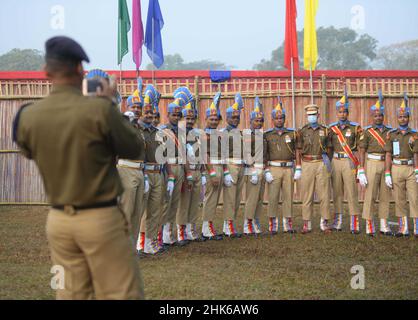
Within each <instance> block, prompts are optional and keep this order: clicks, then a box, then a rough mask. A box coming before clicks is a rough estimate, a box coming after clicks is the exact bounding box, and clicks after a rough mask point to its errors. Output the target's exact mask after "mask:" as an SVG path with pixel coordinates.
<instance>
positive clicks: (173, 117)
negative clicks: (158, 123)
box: [161, 87, 193, 246]
mask: <svg viewBox="0 0 418 320" xmlns="http://www.w3.org/2000/svg"><path fill="white" fill-rule="evenodd" d="M192 98H193V96H192V95H191V93H190V91H189V90H188V89H187V88H185V87H180V88H178V89H177V90H176V91H175V92H174V99H175V100H174V102H172V103H170V104H169V106H168V119H169V123H168V124H166V125H164V126H162V127H161V130H162V132H163V133H164V135H165V137H166V138H167V140H166V146H167V149H168V150H167V163H166V174H167V175H166V185H167V192H166V194H165V195H166V200H165V202H164V206H163V223H162V225H163V242H164V244H165V245H169V246H171V245H174V244H175V243H176V239H175V238H176V237H175V236H174V235H173V226H174V225H175V223H176V216H177V211H178V208H179V205H180V194H181V189H182V185H183V181H184V162H185V155H184V154H183V151H184V150H183V149H184V148H183V143H184V141H182V140H181V137H179V131H180V130H179V121H180V120H181V119H182V109H183V107H184V106H186V105H187V104H188V103H189V102H190V101H191V99H192ZM178 232H180V233H182V234H184V233H185V229H184V230H180V231H178ZM187 243H188V242H187V241H182V242H178V245H180V246H183V245H186V244H187Z"/></svg>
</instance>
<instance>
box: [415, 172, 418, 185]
mask: <svg viewBox="0 0 418 320" xmlns="http://www.w3.org/2000/svg"><path fill="white" fill-rule="evenodd" d="M415 178H416V179H417V183H418V168H417V169H415Z"/></svg>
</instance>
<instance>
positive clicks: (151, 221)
mask: <svg viewBox="0 0 418 320" xmlns="http://www.w3.org/2000/svg"><path fill="white" fill-rule="evenodd" d="M158 102H159V93H158V92H157V90H156V89H155V88H154V86H153V85H151V84H149V85H148V86H147V87H146V88H145V92H144V102H143V105H144V106H143V112H142V117H141V118H140V120H139V122H138V125H139V130H140V131H141V132H142V134H143V135H144V137H145V142H146V150H145V163H144V174H145V181H146V182H147V184H148V188H149V191H148V192H146V193H145V195H144V207H145V213H144V215H143V216H142V221H141V229H140V236H139V241H138V243H137V250H138V251H140V252H141V251H142V252H143V253H144V254H148V255H155V254H158V253H161V252H163V248H162V246H161V244H160V242H159V241H158V230H159V229H160V228H161V225H160V222H161V219H162V206H161V200H162V199H163V193H164V191H165V189H164V176H163V173H162V169H163V166H162V164H159V163H158V162H157V159H156V155H157V149H158V148H159V147H160V145H161V142H160V141H159V140H158V139H157V134H158V132H159V129H158V128H156V127H155V126H154V125H153V119H154V116H153V113H154V111H155V109H156V106H157V105H158Z"/></svg>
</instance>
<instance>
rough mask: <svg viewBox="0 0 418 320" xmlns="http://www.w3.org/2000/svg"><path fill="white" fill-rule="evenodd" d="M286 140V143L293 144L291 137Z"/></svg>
mask: <svg viewBox="0 0 418 320" xmlns="http://www.w3.org/2000/svg"><path fill="white" fill-rule="evenodd" d="M284 139H285V141H286V143H291V142H292V139H290V137H289V136H286V137H285V138H284Z"/></svg>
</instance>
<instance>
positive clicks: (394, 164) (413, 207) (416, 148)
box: [385, 93, 418, 237]
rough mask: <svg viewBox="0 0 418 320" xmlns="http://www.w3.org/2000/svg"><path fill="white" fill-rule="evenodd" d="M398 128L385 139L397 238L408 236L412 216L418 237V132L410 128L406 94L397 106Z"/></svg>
mask: <svg viewBox="0 0 418 320" xmlns="http://www.w3.org/2000/svg"><path fill="white" fill-rule="evenodd" d="M397 116H398V123H399V127H398V128H397V129H394V130H392V131H390V132H389V133H388V136H387V142H386V147H385V151H386V173H385V176H386V178H385V180H386V184H387V186H388V187H389V188H393V196H394V198H395V205H396V210H395V211H396V216H397V217H398V218H399V230H398V232H397V233H396V237H408V236H409V225H408V206H407V196H408V201H409V215H410V217H411V218H412V221H413V224H414V235H415V237H417V236H418V133H417V131H415V130H413V129H411V128H409V116H410V109H409V106H408V96H407V95H406V93H405V97H404V100H403V102H402V105H401V106H400V107H399V108H398V109H397Z"/></svg>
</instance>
